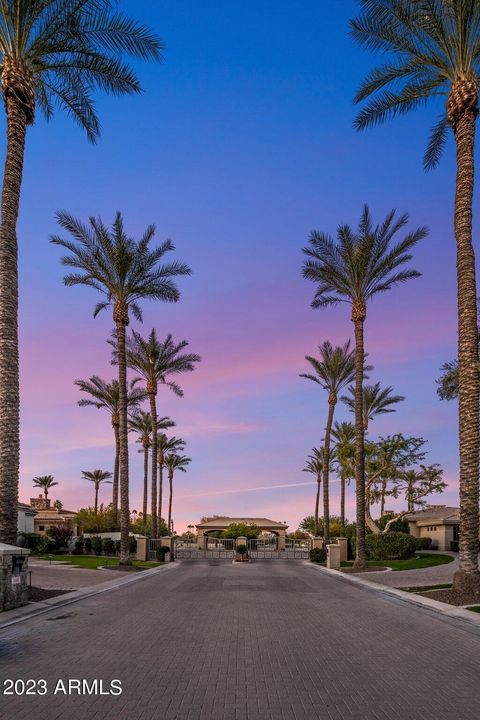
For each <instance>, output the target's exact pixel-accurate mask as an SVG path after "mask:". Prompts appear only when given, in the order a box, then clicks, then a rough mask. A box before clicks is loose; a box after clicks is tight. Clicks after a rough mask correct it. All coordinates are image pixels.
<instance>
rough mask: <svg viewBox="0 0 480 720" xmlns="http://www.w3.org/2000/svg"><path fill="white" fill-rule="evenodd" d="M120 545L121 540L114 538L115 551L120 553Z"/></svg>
mask: <svg viewBox="0 0 480 720" xmlns="http://www.w3.org/2000/svg"><path fill="white" fill-rule="evenodd" d="M121 546H122V542H121V540H115V552H116V553H117V555H120V548H121Z"/></svg>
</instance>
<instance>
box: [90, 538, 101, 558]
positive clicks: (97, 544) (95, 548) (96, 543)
mask: <svg viewBox="0 0 480 720" xmlns="http://www.w3.org/2000/svg"><path fill="white" fill-rule="evenodd" d="M92 552H93V554H94V555H101V554H102V538H101V537H98V535H95V536H94V537H92Z"/></svg>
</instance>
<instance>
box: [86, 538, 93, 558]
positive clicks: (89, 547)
mask: <svg viewBox="0 0 480 720" xmlns="http://www.w3.org/2000/svg"><path fill="white" fill-rule="evenodd" d="M84 548H85V552H86V553H87V555H90V553H91V552H92V538H89V537H88V538H85V542H84Z"/></svg>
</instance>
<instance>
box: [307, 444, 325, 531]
mask: <svg viewBox="0 0 480 720" xmlns="http://www.w3.org/2000/svg"><path fill="white" fill-rule="evenodd" d="M303 472H309V473H312V475H315V478H316V480H317V494H316V496H315V515H314V528H313V529H314V535H315V537H318V533H319V530H318V510H319V505H320V486H321V483H322V474H323V448H320V449H318V448H312V454H311V455H309V456H308V460H307V462H306V463H305V467H304V468H303Z"/></svg>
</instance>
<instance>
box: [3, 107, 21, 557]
mask: <svg viewBox="0 0 480 720" xmlns="http://www.w3.org/2000/svg"><path fill="white" fill-rule="evenodd" d="M6 110H7V154H6V159H5V169H4V175H3V188H2V224H1V227H0V338H1V342H0V379H1V382H0V542H5V543H10V544H11V545H15V544H16V542H17V513H18V510H17V505H18V473H19V457H20V440H19V424H20V390H19V375H18V250H17V231H16V228H17V218H18V208H19V202H20V192H21V185H22V175H23V158H24V152H25V138H26V132H27V116H26V113H25V110H24V109H23V107H22V106H21V104H20V102H19V100H18V99H17V98H16V97H15V96H14V95H13V94H10V95H8V96H7V106H6Z"/></svg>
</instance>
